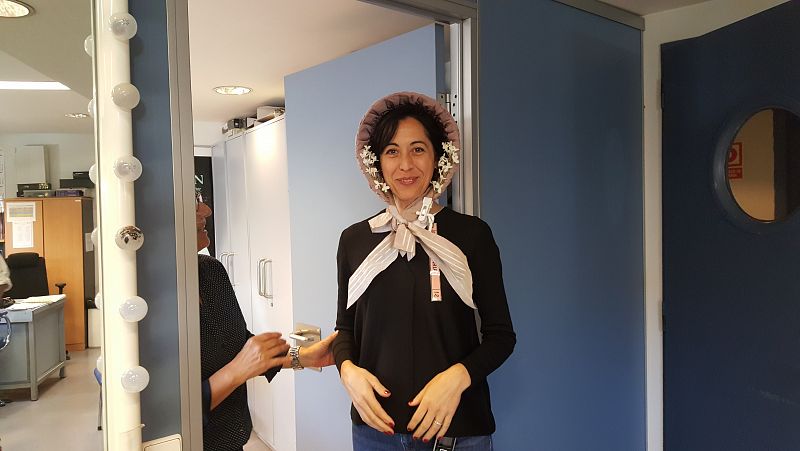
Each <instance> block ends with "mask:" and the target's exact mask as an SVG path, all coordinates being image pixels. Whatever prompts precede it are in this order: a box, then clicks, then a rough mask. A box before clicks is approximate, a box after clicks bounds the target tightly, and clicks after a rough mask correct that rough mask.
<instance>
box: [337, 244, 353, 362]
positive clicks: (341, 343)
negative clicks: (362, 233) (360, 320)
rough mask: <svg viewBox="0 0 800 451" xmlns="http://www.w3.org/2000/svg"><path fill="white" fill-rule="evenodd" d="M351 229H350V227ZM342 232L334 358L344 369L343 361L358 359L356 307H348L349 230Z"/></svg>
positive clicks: (350, 271)
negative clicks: (355, 329) (355, 327)
mask: <svg viewBox="0 0 800 451" xmlns="http://www.w3.org/2000/svg"><path fill="white" fill-rule="evenodd" d="M348 230H349V229H348ZM348 230H345V231H344V232H342V235H341V237H340V238H339V249H338V251H337V252H336V277H337V280H338V283H339V291H338V311H337V314H336V330H338V331H339V335H337V336H336V339H335V340H334V342H333V358H334V360H335V361H336V368H338V369H339V370H341V369H342V363H344V362H345V361H347V360H352V361H353V362H354V363H356V362H355V361H356V360H357V357H356V355H357V347H356V339H355V335H354V333H353V331H354V324H355V315H356V308H355V305H353V306H352V307H351V308H350V309H348V308H347V290H348V283H349V280H350V275H351V274H352V272H353V270H352V269H351V268H350V264H349V262H348V260H347V250H346V248H347V243H346V241H347V231H348Z"/></svg>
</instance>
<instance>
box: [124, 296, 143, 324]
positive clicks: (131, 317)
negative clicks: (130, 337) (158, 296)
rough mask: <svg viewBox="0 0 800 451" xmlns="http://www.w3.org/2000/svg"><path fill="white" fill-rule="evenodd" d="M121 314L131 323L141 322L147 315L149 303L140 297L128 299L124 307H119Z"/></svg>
mask: <svg viewBox="0 0 800 451" xmlns="http://www.w3.org/2000/svg"><path fill="white" fill-rule="evenodd" d="M119 314H120V316H122V319H124V320H125V321H127V322H129V323H135V322H137V321H141V320H142V318H144V317H145V315H147V302H145V300H144V299H142V298H140V297H139V296H134V297H132V298H130V299H126V300H125V302H123V303H122V305H120V306H119Z"/></svg>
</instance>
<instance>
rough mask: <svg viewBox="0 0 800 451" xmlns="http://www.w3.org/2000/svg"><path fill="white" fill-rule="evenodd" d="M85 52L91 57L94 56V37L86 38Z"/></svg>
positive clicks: (84, 43) (84, 42)
mask: <svg viewBox="0 0 800 451" xmlns="http://www.w3.org/2000/svg"><path fill="white" fill-rule="evenodd" d="M83 51H84V52H86V54H87V55H89V56H94V36H92V35H89V36H86V39H84V40H83Z"/></svg>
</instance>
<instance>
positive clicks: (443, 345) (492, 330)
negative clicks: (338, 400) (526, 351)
mask: <svg viewBox="0 0 800 451" xmlns="http://www.w3.org/2000/svg"><path fill="white" fill-rule="evenodd" d="M436 223H437V227H438V233H439V234H440V235H441V236H443V237H445V238H447V239H448V240H450V241H451V242H452V243H453V244H455V245H456V246H458V248H459V249H461V251H462V252H464V254H465V255H466V256H467V260H468V262H469V266H470V269H471V271H472V278H473V299H474V301H475V305H476V306H477V307H478V312H479V314H480V319H481V334H482V336H483V341H482V342H481V341H480V339H479V336H478V330H477V326H476V322H475V313H474V311H473V310H472V309H471V308H470V307H468V306H467V305H466V304H464V302H463V301H461V299H460V298H459V297H458V295H457V294H456V292H455V291H454V290H453V288H452V287H451V286H450V284H449V283H448V282H447V280H446V278H445V277H444V275H442V276H441V282H442V296H443V300H442V301H441V302H432V301H431V292H430V291H431V283H430V273H429V272H430V268H429V258H428V255H427V254H426V253H425V251H424V250H423V249H422V247H421V246H420V245H419V243H417V249H416V254H415V255H414V258H413V259H412V260H411V261H410V262H409V261H408V259H407V258H406V257H402V256H398V258H397V259H396V260H395V261H394V262H393V263H392V264H391V265H389V267H388V268H386V270H384V271H383V272H382V273H380V274H378V275H377V276H376V277H375V279H374V280H373V281H372V283H371V284H370V286H369V288H367V291H366V292H364V294H363V295H362V296H361V297H360V298H359V300H358V301H357V302H356V303H355V304H354V305H353V306H351V307H350V308H349V309H347V308H346V307H347V285H348V279H349V278H350V275H351V274H352V273H353V272H354V271H355V270H356V269H357V268H358V266H359V265H360V264H361V262H362V261H363V260H364V259H365V258H366V256H367V255H368V254H369V253H370V252H371V251H372V250H373V249H374V248H375V246H376V245H377V244H378V243H380V242H381V241H382V240H383V239H384V238H385V237H386V234H387V233H388V232H386V233H372V231H371V230H370V228H369V224H368V222H367V221H366V220H365V221H362V222H359V223H357V224H354V225H352V226H350V227H348V228H347V229H346V230H345V231H344V232H342V236H341V238H340V240H339V251H338V255H337V262H338V280H339V311H338V316H337V319H336V329H337V330H339V335H338V337H337V338H336V341H335V343H334V345H333V350H334V357H335V359H336V366H337V367H339V368H340V369H341V365H342V363H343V362H344V361H345V360H351V361H352V362H353V363H354V364H356V365H358V366H360V367H362V368H365V369H367V370H368V371H370V372H371V373H372V374H374V375H375V376H376V377H377V378H378V380H380V381H381V383H382V384H383V385H384V386H385V387H386V388H387V389H389V391H390V392H391V393H392V395H391V397H389V398H388V399H386V398H382V397H378V400H379V402H380V403H381V405H382V406H383V408H384V409H385V410H386V412H387V413H388V414H389V415H390V416H391V417H392V419H393V420H394V421H395V425H396V431H397V432H400V433H407V431H406V425H407V424H408V422H409V421H411V416H412V415H413V414H414V411H415V409H416V408H413V407H409V406H408V404H407V403H408V402H409V401H411V400H412V399H413V398H414V397H415V396H416V395H417V393H419V391H420V390H422V388H423V387H424V386H425V384H427V383H428V382H429V381H430V380H431V379H432V378H433V377H434V376H435V375H436V374H438V373H440V372H442V371H444V370H446V369H447V368H449V367H450V366H452V365H454V364H456V363H458V362H461V363H462V364H463V365H464V366H465V367H466V368H467V371H468V372H469V374H470V377H471V378H472V385H471V386H470V387H469V388H468V389H467V390H466V391H465V392H464V393H463V395H462V397H461V403H460V404H459V407H458V410H457V411H456V413H455V416H454V417H453V420H452V423H451V425H450V429H449V430H448V432H447V435H448V436H452V437H464V436H474V435H488V434H491V433H493V432H494V430H495V423H494V417H493V416H492V411H491V403H490V400H489V386H488V384H487V383H486V377H487V376H488V375H489V373H491V372H492V371H494V370H495V369H496V368H498V367H499V366H500V365H501V364H502V363H503V362H504V361H505V360H506V359H507V358H508V356H509V355H511V352H512V351H513V349H514V345H515V344H516V335H515V334H514V329H513V327H512V325H511V316H510V314H509V311H508V303H507V302H506V295H505V289H504V288H503V277H502V268H501V264H500V252H499V250H498V249H497V245H496V244H495V241H494V237H493V236H492V232H491V230H490V229H489V226H488V225H487V224H486V223H485V222H483V221H482V220H480V219H478V218H476V217H473V216H467V215H462V214H460V213H456V212H454V211H453V210H450V209H447V208H445V209H443V210H441V211H440V212H439V213H437V214H436ZM351 418H352V420H353V422H354V423H356V424H364V422H363V421H362V420H361V417H360V416H359V415H358V412H357V411H356V409H355V408H354V407H351Z"/></svg>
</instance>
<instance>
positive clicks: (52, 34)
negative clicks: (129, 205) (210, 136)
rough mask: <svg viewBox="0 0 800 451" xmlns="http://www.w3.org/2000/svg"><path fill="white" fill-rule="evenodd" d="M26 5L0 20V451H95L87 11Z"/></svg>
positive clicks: (76, 6)
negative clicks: (22, 12)
mask: <svg viewBox="0 0 800 451" xmlns="http://www.w3.org/2000/svg"><path fill="white" fill-rule="evenodd" d="M25 3H26V4H27V5H30V7H32V11H31V13H30V14H29V15H27V16H24V17H19V18H7V17H2V14H0V105H2V107H0V250H1V251H2V254H3V257H4V260H5V261H6V262H7V266H8V268H9V271H8V272H9V276H8V278H9V279H10V282H11V285H12V286H11V287H10V289H9V290H8V291H6V292H5V293H4V294H3V296H5V297H6V299H5V300H4V301H5V302H2V303H0V315H2V316H5V317H7V318H8V321H7V322H8V323H9V324H10V326H11V333H10V334H9V339H8V340H3V338H4V337H5V336H6V334H5V332H6V331H7V328H6V321H3V320H0V340H2V341H4V342H7V343H6V345H5V347H4V348H3V349H0V399H2V400H3V402H2V403H0V447H2V448H4V449H9V450H17V449H18V450H23V449H65V447H66V448H69V449H81V450H100V449H103V435H102V434H103V433H102V432H101V431H100V424H101V422H100V419H101V418H102V417H101V412H100V409H99V399H100V384H99V382H100V373H99V372H96V371H95V368H96V366H97V363H98V359H99V357H100V345H101V341H102V320H101V315H100V314H99V311H98V310H97V309H96V308H94V307H95V306H94V301H93V298H94V296H95V293H96V291H97V290H96V281H97V279H98V277H97V275H96V268H97V265H96V264H95V259H96V254H97V252H95V243H94V242H93V240H92V239H91V235H92V231H93V230H94V227H95V224H96V213H95V202H94V193H95V190H94V183H92V182H91V181H90V180H89V168H90V167H91V166H92V164H94V161H95V155H96V154H95V134H94V126H93V120H92V118H91V117H90V116H89V115H88V114H87V113H88V111H87V105H88V103H89V101H90V99H91V98H92V95H93V81H92V79H93V77H92V72H93V69H92V58H91V57H90V53H91V50H92V46H93V43H92V42H91V40H88V41H87V40H86V38H87V36H88V35H90V34H91V31H92V23H91V1H90V0H65V1H42V0H39V1H36V0H26V1H25ZM85 44H86V46H87V47H88V49H87V50H85ZM9 82H25V85H20V84H15V83H9ZM22 87H25V89H22ZM2 278H3V271H2V265H0V279H2ZM0 287H3V282H2V281H1V280H0ZM5 288H8V287H5ZM3 291H5V290H3ZM12 301H13V304H11V302H12ZM9 304H11V305H10V306H9ZM34 337H35V340H34ZM101 367H102V365H101ZM31 425H46V430H45V429H42V428H41V427H31ZM65 439H66V440H68V441H69V444H68V446H67V444H66V443H65V442H64V440H65Z"/></svg>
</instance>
